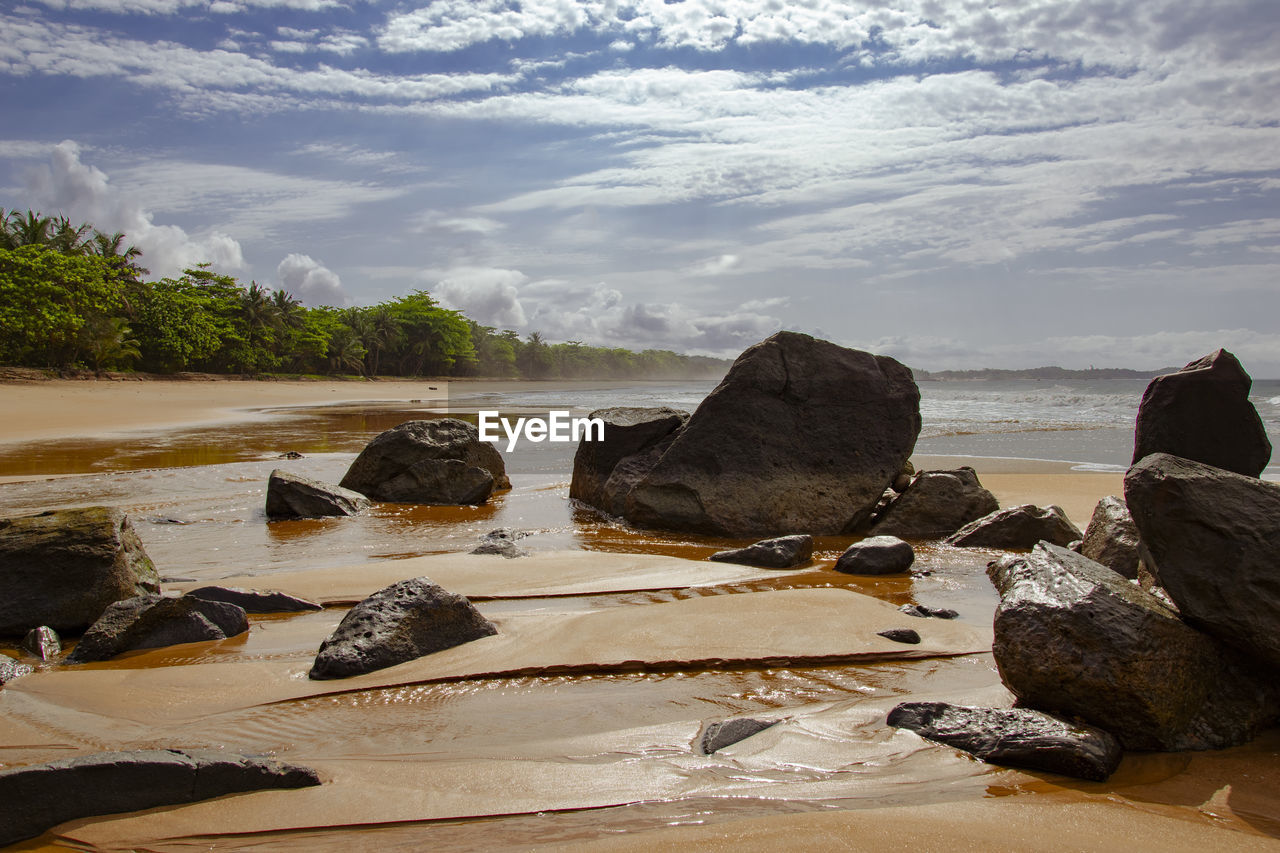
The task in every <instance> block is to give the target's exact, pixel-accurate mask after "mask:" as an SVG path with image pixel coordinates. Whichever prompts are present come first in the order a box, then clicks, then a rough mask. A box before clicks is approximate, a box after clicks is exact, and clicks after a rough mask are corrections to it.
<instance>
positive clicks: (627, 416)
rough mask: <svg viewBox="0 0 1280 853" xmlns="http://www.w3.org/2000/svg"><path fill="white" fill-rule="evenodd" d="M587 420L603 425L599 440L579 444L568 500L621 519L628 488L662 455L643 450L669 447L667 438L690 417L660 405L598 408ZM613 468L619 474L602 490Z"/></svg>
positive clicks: (574, 459)
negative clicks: (661, 444)
mask: <svg viewBox="0 0 1280 853" xmlns="http://www.w3.org/2000/svg"><path fill="white" fill-rule="evenodd" d="M589 417H591V418H599V419H600V420H601V421H603V422H604V438H603V439H602V440H599V441H583V442H581V443H579V445H578V452H577V454H575V455H574V457H573V481H572V482H571V483H570V484H569V497H571V498H574V499H575V500H580V501H582V502H583V503H586V504H590V505H591V506H594V507H598V508H600V509H603V510H604V511H605V512H607V513H609V514H610V515H622V513H623V509H624V506H625V502H626V497H627V494H628V493H629V492H630V491H631V488H632V486H634V485H635V483H636V482H638V481H639V479H640V478H641V477H643V476H644V474H647V473H648V472H649V469H650V468H652V467H653V464H654V463H656V462H657V461H658V459H659V458H660V457H661V453H659V454H657V455H654V454H650V453H648V452H647V451H649V450H651V449H653V448H654V447H655V446H656V445H658V444H659V443H663V447H662V449H663V450H665V449H666V448H667V447H669V446H670V444H671V442H670V441H666V439H668V438H670V437H672V434H673V433H675V432H676V431H677V430H679V429H680V427H682V426H684V423H685V421H687V420H688V419H689V413H688V412H683V411H680V410H679V409H671V408H667V407H665V406H663V407H660V408H638V407H618V408H613V409H599V410H597V411H594V412H592V413H591V414H590V415H589ZM664 442H665V443H664ZM650 457H651V458H650ZM642 459H648V461H649V464H648V465H643V464H642V461H641V460H642ZM623 463H626V464H623ZM620 465H621V468H620V467H619V466H620ZM615 470H616V471H617V473H618V474H619V476H618V477H615V478H614V482H613V483H612V487H611V488H608V489H606V484H608V483H609V480H610V478H611V477H613V475H614V472H615Z"/></svg>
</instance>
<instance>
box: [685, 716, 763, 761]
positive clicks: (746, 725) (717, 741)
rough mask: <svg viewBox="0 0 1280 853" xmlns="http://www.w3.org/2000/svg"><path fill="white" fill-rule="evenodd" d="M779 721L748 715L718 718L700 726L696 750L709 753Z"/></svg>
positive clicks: (757, 732)
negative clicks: (727, 718) (755, 718)
mask: <svg viewBox="0 0 1280 853" xmlns="http://www.w3.org/2000/svg"><path fill="white" fill-rule="evenodd" d="M779 722H780V721H779V720H754V719H751V718H750V717H738V718H736V719H732V720H718V721H716V722H714V723H707V724H706V725H705V726H703V727H702V731H701V732H699V733H698V739H697V751H698V752H699V753H700V754H702V755H711V754H712V753H714V752H718V751H720V750H722V749H724V748H725V747H726V746H732V745H733V744H735V743H737V742H738V741H743V740H746V739H747V738H749V737H751V736H752V735H755V734H759V733H760V732H762V731H764V730H765V729H767V728H770V727H771V726H776V725H777V724H778V723H779Z"/></svg>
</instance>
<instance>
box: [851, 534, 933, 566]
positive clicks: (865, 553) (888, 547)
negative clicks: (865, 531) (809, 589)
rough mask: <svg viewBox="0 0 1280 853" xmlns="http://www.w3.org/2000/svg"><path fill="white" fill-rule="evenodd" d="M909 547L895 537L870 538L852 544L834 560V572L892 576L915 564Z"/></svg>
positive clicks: (913, 553)
mask: <svg viewBox="0 0 1280 853" xmlns="http://www.w3.org/2000/svg"><path fill="white" fill-rule="evenodd" d="M915 559H916V554H915V551H914V550H913V549H912V547H911V545H910V544H908V543H906V542H903V541H902V540H901V539H899V538H898V537H896V536H871V537H868V538H867V539H863V540H862V541H861V542H854V543H853V544H852V545H850V546H849V547H848V548H846V549H845V551H844V553H843V554H841V555H840V558H839V559H838V560H836V565H835V570H836V571H837V572H844V573H845V574H848V575H892V574H897V573H899V572H905V571H906V570H907V569H909V568H911V564H912V563H914V562H915Z"/></svg>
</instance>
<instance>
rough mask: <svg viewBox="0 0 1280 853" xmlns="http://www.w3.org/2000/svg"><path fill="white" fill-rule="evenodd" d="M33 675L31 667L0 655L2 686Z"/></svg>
mask: <svg viewBox="0 0 1280 853" xmlns="http://www.w3.org/2000/svg"><path fill="white" fill-rule="evenodd" d="M30 674H31V667H29V666H27V665H26V664H25V663H18V662H17V661H16V660H14V659H13V658H11V657H9V656H8V655H3V654H0V684H8V683H9V682H10V681H13V680H14V679H15V678H21V677H22V676H24V675H30Z"/></svg>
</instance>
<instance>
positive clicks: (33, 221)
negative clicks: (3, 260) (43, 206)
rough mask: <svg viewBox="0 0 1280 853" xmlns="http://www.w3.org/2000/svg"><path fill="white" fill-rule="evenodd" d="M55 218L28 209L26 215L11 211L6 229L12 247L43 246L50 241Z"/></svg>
mask: <svg viewBox="0 0 1280 853" xmlns="http://www.w3.org/2000/svg"><path fill="white" fill-rule="evenodd" d="M52 225H53V220H52V219H50V218H49V217H48V216H42V215H41V214H39V213H36V212H35V211H34V210H28V211H27V214H26V216H23V215H22V214H20V213H18V211H16V210H15V211H11V213H10V217H9V221H8V223H7V227H6V228H5V231H6V232H7V236H8V238H9V240H8V242H9V243H10V248H14V249H16V248H17V247H19V246H43V245H45V244H47V243H48V242H49V231H50V227H51V226H52Z"/></svg>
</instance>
